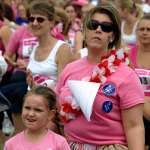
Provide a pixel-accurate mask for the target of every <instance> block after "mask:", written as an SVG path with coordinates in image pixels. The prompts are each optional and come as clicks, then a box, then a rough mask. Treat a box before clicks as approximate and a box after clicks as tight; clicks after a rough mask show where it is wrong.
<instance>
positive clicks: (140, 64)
mask: <svg viewBox="0 0 150 150" xmlns="http://www.w3.org/2000/svg"><path fill="white" fill-rule="evenodd" d="M136 36H137V45H136V46H134V47H133V48H132V49H131V51H130V60H131V63H132V65H133V66H134V67H135V71H136V72H137V74H138V76H139V78H140V80H141V83H142V86H143V88H144V94H145V104H144V125H145V145H146V146H147V147H149V149H150V134H149V132H150V109H149V107H150V104H149V101H150V62H149V61H148V60H149V57H150V15H144V16H143V17H142V18H141V19H140V20H139V23H138V25H137V31H136Z"/></svg>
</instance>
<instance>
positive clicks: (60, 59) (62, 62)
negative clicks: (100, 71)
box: [56, 44, 75, 77]
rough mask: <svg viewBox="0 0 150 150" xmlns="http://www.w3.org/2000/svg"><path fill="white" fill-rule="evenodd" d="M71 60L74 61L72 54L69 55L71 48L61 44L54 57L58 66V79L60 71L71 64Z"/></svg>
mask: <svg viewBox="0 0 150 150" xmlns="http://www.w3.org/2000/svg"><path fill="white" fill-rule="evenodd" d="M73 60H75V58H74V57H73V54H72V53H71V48H70V47H69V46H68V45H66V44H63V45H62V46H61V47H60V48H59V50H58V52H57V55H56V63H57V65H58V77H59V75H60V73H61V71H62V70H63V69H64V67H65V66H66V65H67V64H68V63H69V62H72V61H73Z"/></svg>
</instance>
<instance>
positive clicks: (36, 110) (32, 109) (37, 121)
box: [22, 94, 50, 131]
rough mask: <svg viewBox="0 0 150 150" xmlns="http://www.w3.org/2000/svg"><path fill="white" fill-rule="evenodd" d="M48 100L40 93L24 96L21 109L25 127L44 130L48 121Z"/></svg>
mask: <svg viewBox="0 0 150 150" xmlns="http://www.w3.org/2000/svg"><path fill="white" fill-rule="evenodd" d="M49 118H50V111H49V108H48V102H47V101H46V100H45V99H44V98H43V97H42V96H41V95H34V94H33V95H29V96H27V97H26V99H25V102H24V104H23V109H22V120H23V123H24V125H25V126H26V128H27V129H29V130H32V131H35V130H38V131H40V130H44V129H45V128H46V127H47V124H48V122H49V121H50V119H49Z"/></svg>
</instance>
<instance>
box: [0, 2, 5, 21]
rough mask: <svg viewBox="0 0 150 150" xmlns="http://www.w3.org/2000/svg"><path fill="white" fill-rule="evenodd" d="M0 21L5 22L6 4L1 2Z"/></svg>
mask: <svg viewBox="0 0 150 150" xmlns="http://www.w3.org/2000/svg"><path fill="white" fill-rule="evenodd" d="M0 20H1V21H4V4H3V3H2V2H1V1H0Z"/></svg>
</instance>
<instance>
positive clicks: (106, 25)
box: [87, 20, 114, 32]
mask: <svg viewBox="0 0 150 150" xmlns="http://www.w3.org/2000/svg"><path fill="white" fill-rule="evenodd" d="M99 26H100V27H101V29H102V31H103V32H111V31H113V30H114V25H113V24H112V23H110V22H98V21H96V20H90V21H89V22H88V23H87V28H88V29H89V30H96V29H97V28H98V27H99Z"/></svg>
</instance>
